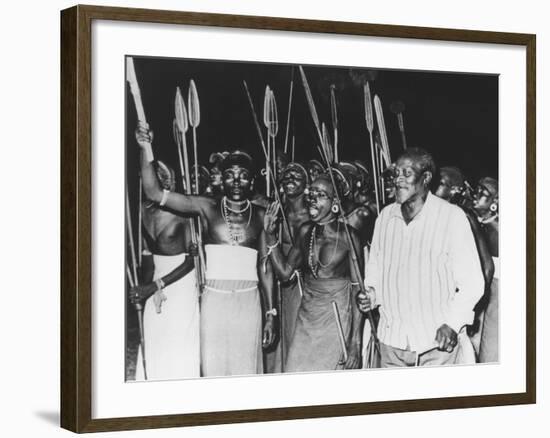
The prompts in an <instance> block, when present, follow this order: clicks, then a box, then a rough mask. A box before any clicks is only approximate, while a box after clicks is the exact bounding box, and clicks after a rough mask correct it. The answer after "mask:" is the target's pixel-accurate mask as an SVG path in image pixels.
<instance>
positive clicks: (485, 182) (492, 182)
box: [478, 176, 498, 197]
mask: <svg viewBox="0 0 550 438" xmlns="http://www.w3.org/2000/svg"><path fill="white" fill-rule="evenodd" d="M478 185H480V186H483V187H484V188H486V189H487V191H488V192H489V193H490V194H491V196H493V197H497V196H498V180H496V179H495V178H491V177H490V176H486V177H484V178H481V179H480V180H479V182H478Z"/></svg>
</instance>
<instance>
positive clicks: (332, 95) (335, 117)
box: [330, 84, 339, 163]
mask: <svg viewBox="0 0 550 438" xmlns="http://www.w3.org/2000/svg"><path fill="white" fill-rule="evenodd" d="M335 89H336V86H335V85H334V84H332V85H331V86H330V115H331V116H332V129H333V130H334V162H335V163H338V162H339V159H338V112H337V108H336V92H335Z"/></svg>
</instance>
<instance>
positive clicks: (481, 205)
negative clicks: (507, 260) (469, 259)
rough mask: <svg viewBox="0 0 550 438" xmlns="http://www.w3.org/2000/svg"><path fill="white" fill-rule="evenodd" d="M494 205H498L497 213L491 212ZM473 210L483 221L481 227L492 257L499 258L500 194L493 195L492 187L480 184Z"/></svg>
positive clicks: (475, 195)
mask: <svg viewBox="0 0 550 438" xmlns="http://www.w3.org/2000/svg"><path fill="white" fill-rule="evenodd" d="M492 204H494V205H496V207H497V210H496V211H491V205H492ZM473 208H474V211H475V213H476V215H477V217H479V218H480V219H481V224H480V227H481V229H482V231H483V233H484V234H485V237H486V239H487V243H488V245H489V251H490V253H491V255H492V256H493V257H498V222H499V220H498V194H492V192H491V190H490V187H487V186H485V185H484V184H478V187H477V190H476V192H475V194H474V202H473ZM483 222H486V223H483Z"/></svg>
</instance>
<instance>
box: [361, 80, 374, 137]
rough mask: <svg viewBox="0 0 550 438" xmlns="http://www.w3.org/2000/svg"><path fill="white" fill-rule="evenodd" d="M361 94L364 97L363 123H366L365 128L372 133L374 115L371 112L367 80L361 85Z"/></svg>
mask: <svg viewBox="0 0 550 438" xmlns="http://www.w3.org/2000/svg"><path fill="white" fill-rule="evenodd" d="M363 95H364V98H365V123H366V124H367V130H368V131H369V132H370V133H372V131H373V130H374V117H373V114H372V99H371V94H370V86H369V83H368V82H365V84H364V85H363Z"/></svg>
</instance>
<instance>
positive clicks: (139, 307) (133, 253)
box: [126, 187, 147, 380]
mask: <svg viewBox="0 0 550 438" xmlns="http://www.w3.org/2000/svg"><path fill="white" fill-rule="evenodd" d="M126 231H127V233H128V240H129V242H130V253H131V257H132V258H131V262H132V272H130V268H129V267H128V265H126V275H127V276H128V283H129V284H130V287H134V286H137V285H138V284H139V281H138V278H139V277H138V275H137V268H136V264H137V263H136V249H135V245H134V232H133V229H132V217H131V215H130V197H129V196H128V187H126ZM132 273H133V278H132ZM134 306H135V309H136V314H137V317H138V327H139V343H140V345H141V364H142V366H143V377H144V378H145V380H147V363H146V359H145V335H144V331H143V306H142V305H141V303H140V302H136V303H135V304H134Z"/></svg>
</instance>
